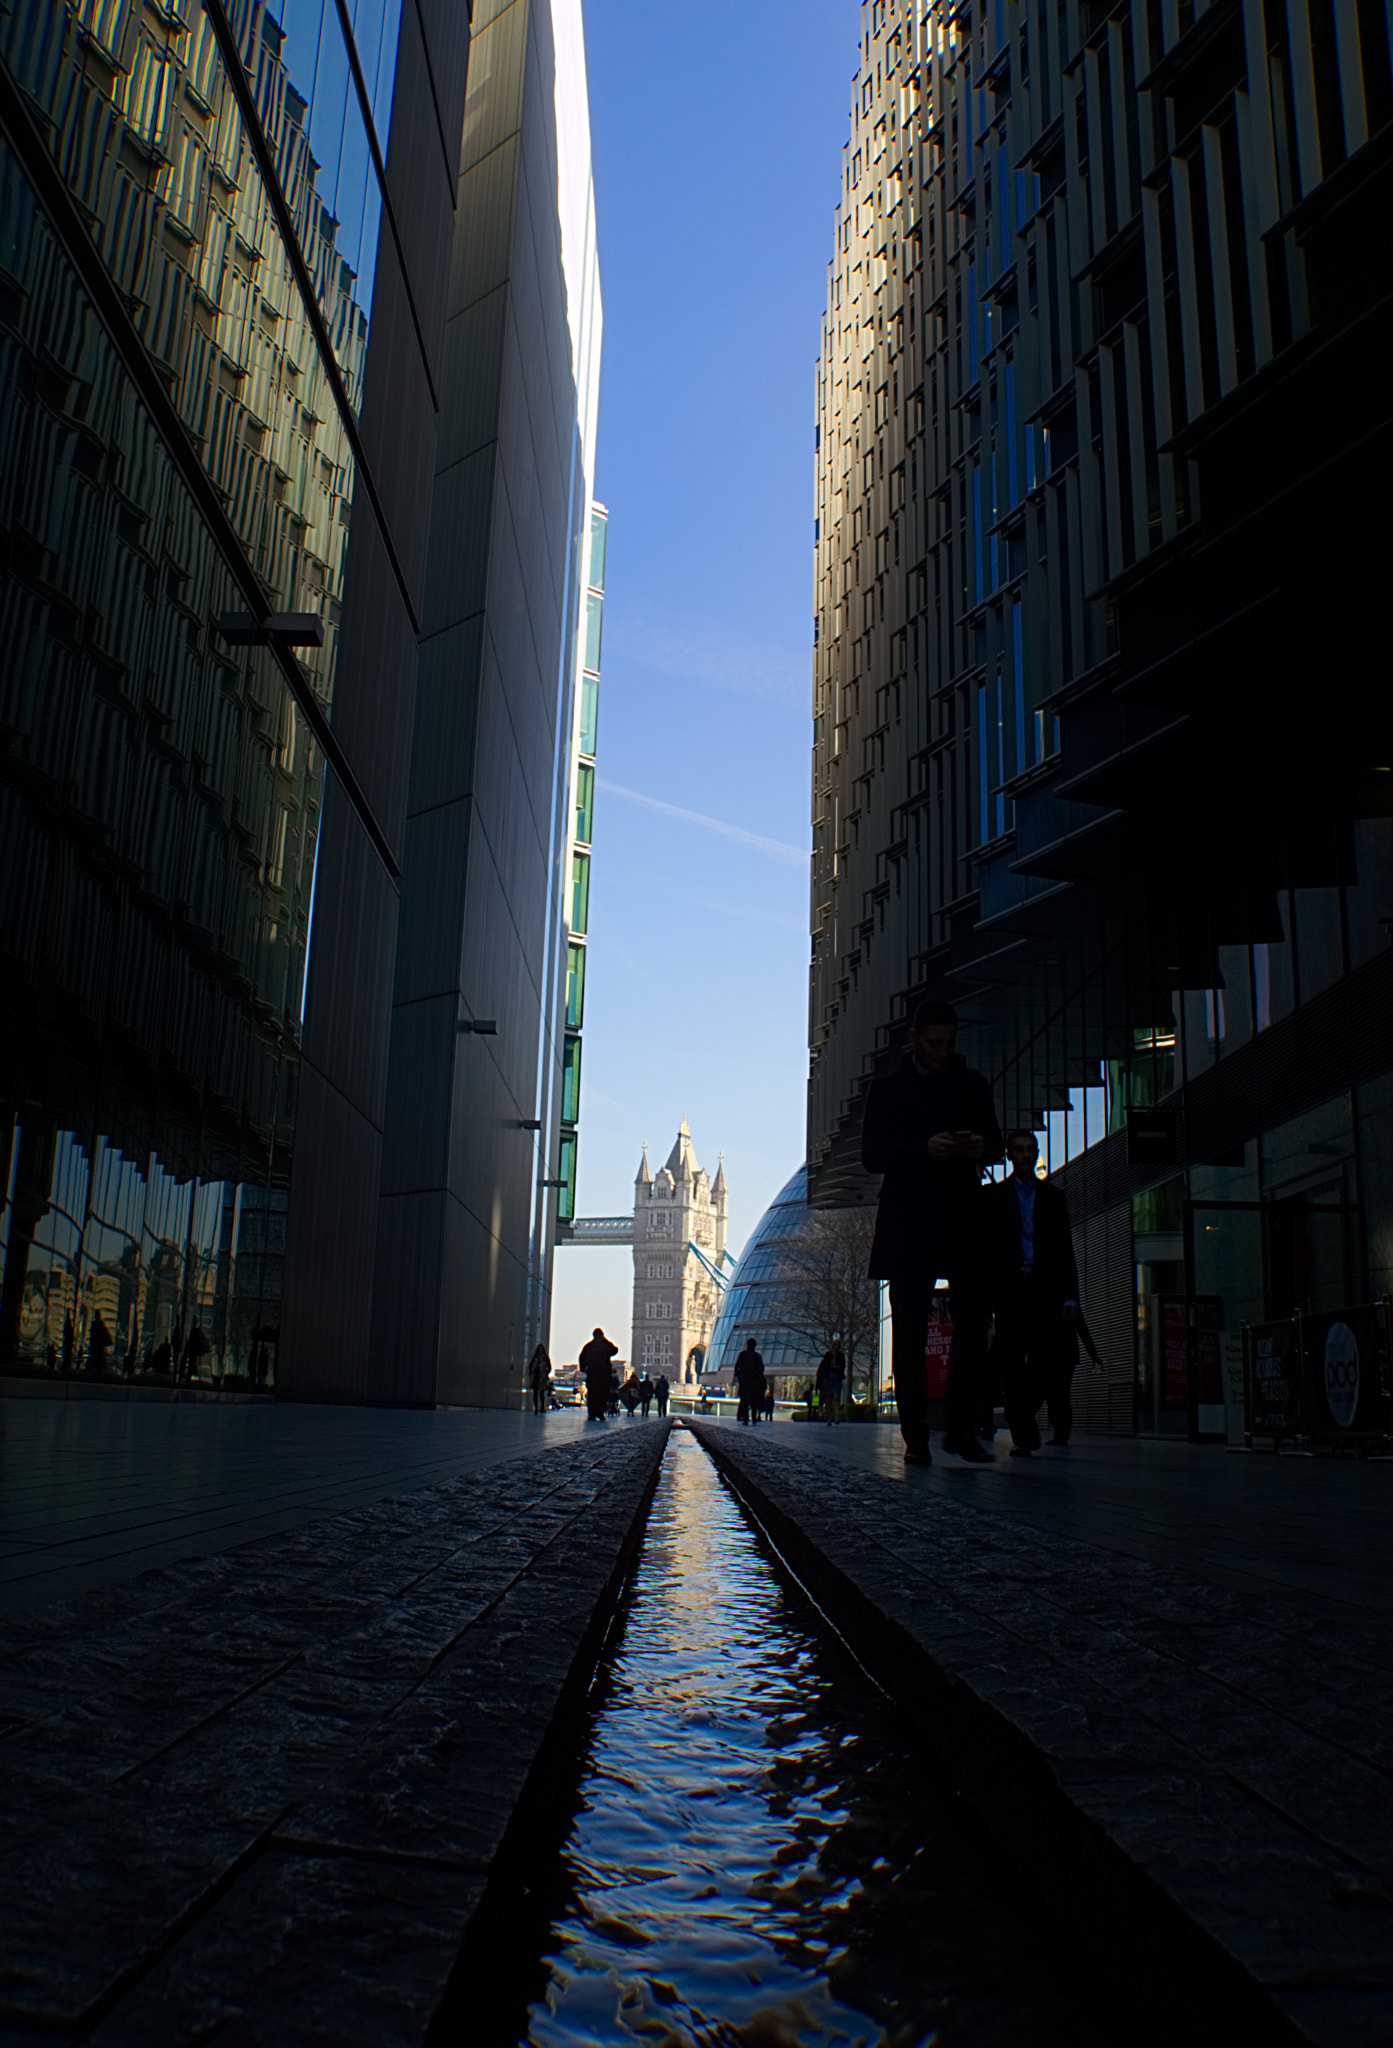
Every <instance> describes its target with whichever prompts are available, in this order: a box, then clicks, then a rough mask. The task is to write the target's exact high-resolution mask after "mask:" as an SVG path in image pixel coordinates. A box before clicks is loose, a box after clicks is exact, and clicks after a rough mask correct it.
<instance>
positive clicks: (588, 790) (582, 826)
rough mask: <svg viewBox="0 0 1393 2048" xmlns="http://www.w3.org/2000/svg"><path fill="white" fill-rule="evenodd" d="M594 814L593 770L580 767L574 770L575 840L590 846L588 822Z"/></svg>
mask: <svg viewBox="0 0 1393 2048" xmlns="http://www.w3.org/2000/svg"><path fill="white" fill-rule="evenodd" d="M594 813H595V770H594V769H593V768H590V767H587V766H584V765H582V766H581V767H579V768H577V770H576V838H577V839H578V840H579V841H580V843H581V845H582V846H588V845H589V844H590V820H591V818H592V817H593V816H594Z"/></svg>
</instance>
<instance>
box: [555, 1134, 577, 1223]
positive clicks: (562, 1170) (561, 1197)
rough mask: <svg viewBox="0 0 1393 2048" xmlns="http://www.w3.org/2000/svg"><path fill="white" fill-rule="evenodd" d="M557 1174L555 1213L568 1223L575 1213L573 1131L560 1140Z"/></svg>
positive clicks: (574, 1148) (574, 1142)
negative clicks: (558, 1181)
mask: <svg viewBox="0 0 1393 2048" xmlns="http://www.w3.org/2000/svg"><path fill="white" fill-rule="evenodd" d="M557 1176H558V1178H559V1179H560V1181H561V1183H562V1185H561V1186H560V1187H559V1188H558V1189H557V1190H556V1213H557V1215H558V1217H560V1218H561V1220H562V1221H563V1222H567V1223H569V1222H570V1220H571V1218H572V1217H573V1216H574V1215H575V1213H576V1138H575V1133H574V1131H572V1132H569V1133H567V1134H566V1135H565V1136H563V1138H562V1140H561V1152H560V1159H559V1163H558V1165H557Z"/></svg>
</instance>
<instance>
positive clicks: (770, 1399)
mask: <svg viewBox="0 0 1393 2048" xmlns="http://www.w3.org/2000/svg"><path fill="white" fill-rule="evenodd" d="M764 1419H765V1421H766V1422H772V1421H773V1420H774V1382H773V1381H772V1380H771V1379H766V1380H765V1383H764Z"/></svg>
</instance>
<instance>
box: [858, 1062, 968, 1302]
mask: <svg viewBox="0 0 1393 2048" xmlns="http://www.w3.org/2000/svg"><path fill="white" fill-rule="evenodd" d="M939 1131H951V1132H953V1133H955V1134H956V1133H957V1132H958V1131H972V1132H974V1133H975V1134H976V1135H977V1136H978V1137H980V1138H981V1140H982V1157H981V1159H980V1160H973V1159H930V1157H929V1140H930V1138H932V1137H934V1136H936V1135H937V1133H938V1132H939ZM1003 1150H1004V1147H1003V1145H1002V1142H1001V1129H1000V1126H999V1125H998V1123H997V1120H996V1107H995V1105H994V1104H993V1102H992V1091H991V1085H990V1083H989V1082H988V1080H987V1077H986V1075H985V1074H979V1073H976V1072H975V1071H974V1070H973V1069H972V1068H971V1067H969V1066H968V1065H967V1064H966V1062H965V1061H964V1060H963V1058H962V1056H961V1054H955V1055H954V1057H953V1059H952V1061H951V1062H950V1063H949V1065H948V1066H947V1067H945V1068H944V1069H942V1071H940V1072H937V1073H925V1072H923V1071H921V1069H920V1067H919V1064H918V1062H917V1061H916V1059H915V1058H914V1055H913V1053H906V1054H905V1056H904V1058H903V1059H902V1060H901V1062H900V1064H899V1066H898V1067H896V1068H895V1070H894V1072H893V1073H890V1074H881V1075H880V1076H878V1077H877V1079H876V1080H874V1081H872V1083H871V1085H870V1088H869V1090H868V1091H867V1095H866V1108H865V1113H864V1115H863V1117H862V1121H861V1164H862V1165H863V1166H864V1167H865V1169H866V1171H867V1172H868V1173H880V1174H883V1175H884V1176H885V1178H884V1179H883V1180H882V1182H881V1184H880V1206H879V1208H878V1209H877V1211H876V1219H875V1237H874V1239H873V1240H872V1243H871V1259H870V1268H869V1270H870V1274H871V1277H872V1279H876V1280H895V1279H899V1278H902V1277H903V1278H910V1277H911V1276H913V1275H914V1274H916V1273H918V1272H920V1271H922V1269H923V1265H924V1261H925V1257H926V1255H927V1253H928V1250H929V1247H930V1246H931V1245H933V1244H943V1243H944V1242H945V1241H946V1240H949V1239H955V1238H957V1237H958V1235H959V1234H960V1233H961V1232H962V1231H963V1230H964V1229H980V1228H981V1226H982V1222H983V1220H984V1214H985V1212H983V1211H982V1209H981V1203H982V1200H983V1194H982V1173H981V1169H982V1167H984V1166H994V1165H995V1164H996V1162H997V1161H998V1160H999V1159H1000V1158H1001V1155H1002V1152H1003Z"/></svg>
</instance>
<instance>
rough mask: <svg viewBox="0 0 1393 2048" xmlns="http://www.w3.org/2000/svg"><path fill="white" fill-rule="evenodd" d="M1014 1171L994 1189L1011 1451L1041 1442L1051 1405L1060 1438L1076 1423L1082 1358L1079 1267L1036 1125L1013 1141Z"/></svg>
mask: <svg viewBox="0 0 1393 2048" xmlns="http://www.w3.org/2000/svg"><path fill="white" fill-rule="evenodd" d="M1006 1152H1007V1156H1008V1157H1009V1159H1010V1161H1011V1167H1012V1172H1011V1177H1010V1179H1009V1180H1004V1181H1002V1182H1001V1184H1000V1186H999V1187H995V1188H993V1189H992V1204H993V1209H994V1211H995V1221H996V1237H995V1251H996V1341H995V1343H994V1345H993V1348H992V1357H993V1360H994V1362H995V1365H996V1369H997V1371H998V1373H999V1374H1000V1376H1001V1380H1002V1383H1003V1385H1004V1387H1005V1391H1006V1421H1007V1425H1008V1427H1009V1428H1010V1431H1011V1456H1012V1457H1013V1458H1028V1457H1029V1456H1030V1454H1031V1452H1032V1451H1038V1450H1039V1448H1040V1425H1039V1424H1038V1422H1037V1421H1036V1420H1035V1417H1036V1414H1037V1412H1038V1410H1039V1408H1040V1404H1041V1403H1042V1402H1043V1401H1048V1403H1049V1415H1050V1427H1051V1429H1052V1430H1053V1432H1054V1434H1053V1438H1052V1441H1053V1442H1054V1443H1056V1444H1067V1443H1068V1441H1069V1431H1070V1429H1071V1428H1072V1427H1073V1421H1074V1404H1073V1399H1072V1395H1071V1386H1070V1383H1071V1382H1072V1380H1073V1377H1074V1367H1075V1365H1076V1364H1077V1363H1078V1356H1079V1342H1078V1324H1079V1269H1078V1266H1077V1264H1076V1263H1075V1260H1074V1238H1073V1232H1072V1231H1071V1230H1070V1228H1069V1209H1068V1204H1067V1203H1066V1202H1065V1199H1064V1194H1063V1191H1062V1190H1061V1189H1060V1188H1057V1187H1055V1186H1054V1184H1053V1183H1052V1182H1051V1181H1048V1180H1039V1179H1037V1178H1036V1171H1035V1169H1036V1164H1037V1162H1038V1160H1039V1157H1040V1147H1039V1144H1038V1143H1037V1141H1036V1137H1035V1133H1034V1131H1026V1130H1020V1131H1012V1132H1011V1134H1010V1137H1009V1138H1008V1140H1007V1143H1006Z"/></svg>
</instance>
